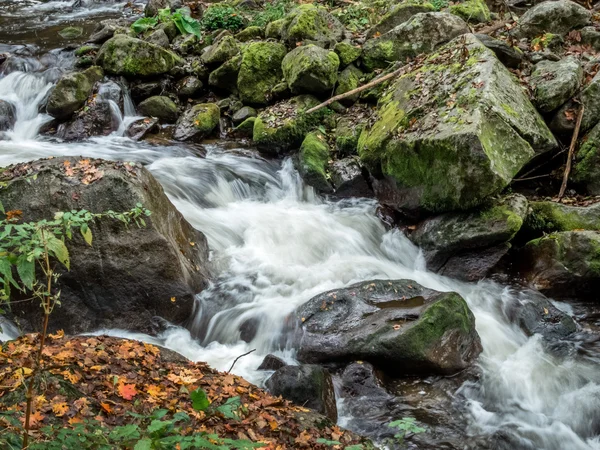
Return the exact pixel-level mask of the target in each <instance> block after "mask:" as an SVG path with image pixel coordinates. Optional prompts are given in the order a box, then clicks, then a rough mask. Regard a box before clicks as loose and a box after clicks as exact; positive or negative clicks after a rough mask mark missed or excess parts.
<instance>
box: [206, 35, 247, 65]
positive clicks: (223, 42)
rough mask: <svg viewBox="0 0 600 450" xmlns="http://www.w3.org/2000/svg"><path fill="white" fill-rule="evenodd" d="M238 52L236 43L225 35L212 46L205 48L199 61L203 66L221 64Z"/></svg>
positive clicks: (232, 38)
mask: <svg viewBox="0 0 600 450" xmlns="http://www.w3.org/2000/svg"><path fill="white" fill-rule="evenodd" d="M239 52H240V48H239V46H238V43H237V41H236V40H235V38H234V37H233V36H231V35H225V36H223V37H222V38H221V39H219V40H217V41H216V42H215V43H214V44H212V45H211V46H209V47H206V49H205V51H204V53H202V56H201V57H200V59H201V60H202V62H203V63H204V64H207V65H215V64H222V63H224V62H225V61H227V60H228V59H231V58H233V57H234V56H235V55H237V54H238V53H239Z"/></svg>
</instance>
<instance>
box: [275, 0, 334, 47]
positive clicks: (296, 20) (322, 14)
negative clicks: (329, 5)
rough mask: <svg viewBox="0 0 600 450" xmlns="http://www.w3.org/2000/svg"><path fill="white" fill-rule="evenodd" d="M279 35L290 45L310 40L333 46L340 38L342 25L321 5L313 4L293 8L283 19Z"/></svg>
mask: <svg viewBox="0 0 600 450" xmlns="http://www.w3.org/2000/svg"><path fill="white" fill-rule="evenodd" d="M283 20H284V22H283V24H282V28H281V37H282V39H284V40H285V41H287V43H288V44H289V45H291V46H295V45H296V43H297V42H303V41H311V42H314V43H317V44H319V45H322V46H329V47H333V46H334V45H335V43H336V42H339V41H341V40H342V36H343V33H344V26H343V25H342V24H341V22H340V21H339V20H338V19H337V18H336V17H334V16H333V15H331V14H330V13H329V12H328V11H327V9H326V8H325V7H323V6H317V5H313V4H305V5H300V6H298V7H296V8H294V9H293V10H292V11H291V12H290V13H289V14H288V15H287V16H286V17H285V18H284V19H283Z"/></svg>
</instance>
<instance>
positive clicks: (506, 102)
mask: <svg viewBox="0 0 600 450" xmlns="http://www.w3.org/2000/svg"><path fill="white" fill-rule="evenodd" d="M415 17H416V16H415ZM457 46H464V48H465V49H466V50H468V53H465V51H466V50H465V51H460V52H459V51H456V47H457ZM461 55H463V56H461ZM465 58H466V59H465ZM376 115H377V116H376V117H377V119H376V120H375V122H374V123H373V125H372V126H371V127H369V128H368V129H366V130H365V131H363V133H362V134H361V137H360V140H359V144H358V152H359V155H360V157H361V160H362V161H363V163H364V164H365V165H366V166H367V168H368V169H369V171H370V172H371V173H372V174H373V175H374V180H373V186H374V189H375V192H376V193H377V195H378V197H379V198H380V200H381V201H382V202H383V203H384V204H387V205H389V206H392V207H394V208H396V209H403V210H407V211H418V210H427V211H430V212H444V211H449V210H456V209H469V208H473V207H475V206H478V205H480V204H482V203H483V202H484V201H485V200H486V199H487V198H489V197H490V196H492V195H495V194H497V193H499V192H500V191H501V190H502V189H503V188H504V187H505V186H507V185H508V183H510V181H511V180H512V178H513V176H515V175H516V173H517V172H518V171H519V170H520V169H521V168H522V167H523V166H524V165H525V164H526V163H527V162H529V161H530V159H531V158H532V157H533V156H534V155H535V154H536V153H541V152H544V151H547V150H550V149H552V148H555V147H556V146H557V143H556V140H555V138H554V136H553V135H552V133H551V132H550V130H549V129H548V127H547V126H546V124H545V123H544V121H543V119H542V118H541V116H540V115H539V113H538V112H537V111H536V110H535V108H534V107H533V105H532V104H531V103H530V101H529V99H528V97H527V95H526V94H525V92H524V91H523V89H522V88H521V86H519V85H518V84H517V83H516V82H515V81H514V80H513V77H512V76H511V74H510V73H509V72H508V70H507V69H506V68H505V67H504V66H503V65H502V64H501V63H500V61H498V59H497V58H496V57H495V55H494V54H493V53H492V51H490V50H488V49H487V48H486V47H485V46H484V45H483V44H481V42H479V41H478V40H477V39H476V38H475V37H474V36H473V35H467V36H465V37H461V38H457V40H455V41H453V42H451V43H449V44H448V45H447V46H445V47H443V48H442V49H440V51H439V52H437V53H436V54H433V55H431V56H430V57H429V58H427V59H426V60H424V61H423V62H422V63H420V64H418V65H416V66H415V67H414V68H413V69H412V70H410V71H408V73H406V74H405V75H402V76H400V77H399V78H397V79H396V81H395V82H394V83H393V84H392V85H391V86H390V87H389V88H388V89H387V90H386V92H385V93H384V94H383V96H382V97H381V98H380V100H379V103H378V110H377V112H376Z"/></svg>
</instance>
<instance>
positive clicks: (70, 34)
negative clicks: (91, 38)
mask: <svg viewBox="0 0 600 450" xmlns="http://www.w3.org/2000/svg"><path fill="white" fill-rule="evenodd" d="M58 34H59V35H60V37H61V38H63V39H77V38H78V37H81V35H83V28H81V27H66V28H63V29H62V30H60V31H59V32H58Z"/></svg>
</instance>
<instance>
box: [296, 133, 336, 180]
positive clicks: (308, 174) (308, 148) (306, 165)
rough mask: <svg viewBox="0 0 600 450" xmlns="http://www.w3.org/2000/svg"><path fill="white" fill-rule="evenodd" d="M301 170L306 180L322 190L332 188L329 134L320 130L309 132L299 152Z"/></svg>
mask: <svg viewBox="0 0 600 450" xmlns="http://www.w3.org/2000/svg"><path fill="white" fill-rule="evenodd" d="M298 161H299V171H300V174H301V175H302V177H303V178H304V179H305V181H306V182H307V183H308V184H309V185H311V186H313V187H315V188H316V189H318V190H320V191H327V190H330V189H331V187H330V186H329V182H328V181H327V171H326V169H327V164H328V161H329V145H328V144H327V136H325V135H324V134H322V133H320V132H316V131H313V132H311V133H308V134H307V135H306V137H305V138H304V141H302V145H301V147H300V153H299V154H298Z"/></svg>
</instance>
